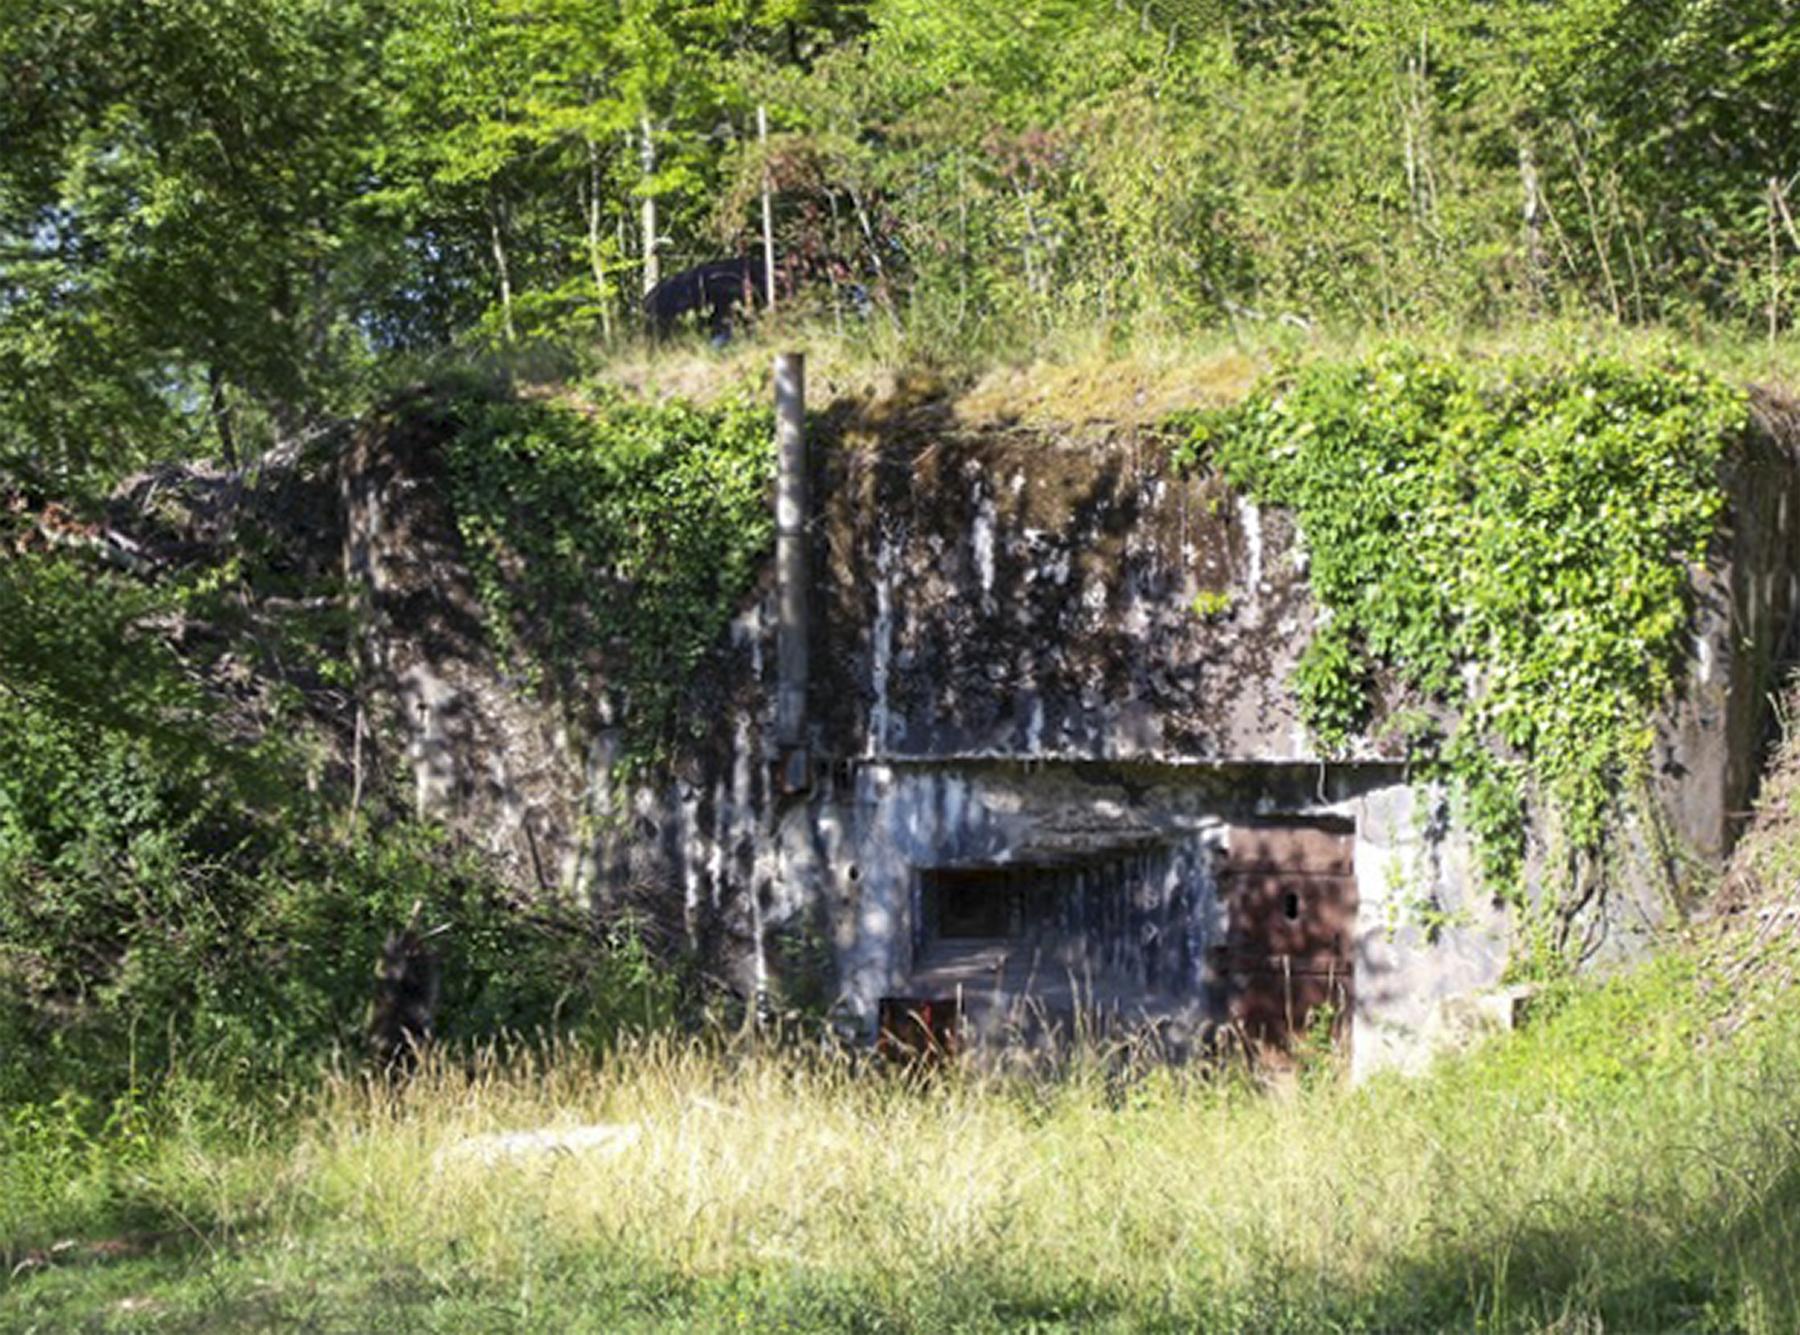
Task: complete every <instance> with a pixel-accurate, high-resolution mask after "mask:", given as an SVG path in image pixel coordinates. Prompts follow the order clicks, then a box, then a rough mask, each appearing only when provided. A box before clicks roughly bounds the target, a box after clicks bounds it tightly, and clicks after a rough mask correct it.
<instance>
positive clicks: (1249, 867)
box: [1217, 823, 1357, 1051]
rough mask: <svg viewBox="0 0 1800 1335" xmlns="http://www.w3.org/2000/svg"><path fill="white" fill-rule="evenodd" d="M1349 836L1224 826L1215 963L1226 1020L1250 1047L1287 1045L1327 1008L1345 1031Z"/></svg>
mask: <svg viewBox="0 0 1800 1335" xmlns="http://www.w3.org/2000/svg"><path fill="white" fill-rule="evenodd" d="M1354 850H1355V837H1354V835H1353V834H1352V833H1351V831H1350V829H1349V828H1348V827H1347V826H1336V825H1325V824H1299V823H1288V824H1267V825H1244V826H1237V827H1234V828H1233V829H1232V830H1230V831H1229V834H1228V843H1227V847H1226V852H1225V858H1224V862H1223V865H1222V867H1221V869H1220V876H1219V890H1220V894H1221V896H1222V897H1223V899H1224V902H1225V906H1226V912H1227V929H1226V937H1225V945H1224V948H1223V949H1222V950H1221V951H1220V952H1219V953H1218V958H1217V964H1218V966H1219V973H1220V976H1221V979H1222V981H1223V983H1224V985H1225V991H1226V1000H1227V1013H1228V1015H1229V1017H1230V1020H1231V1022H1232V1023H1233V1024H1234V1025H1235V1026H1236V1027H1237V1028H1238V1029H1239V1030H1240V1031H1241V1032H1242V1033H1243V1035H1244V1037H1245V1038H1246V1039H1248V1040H1249V1041H1250V1042H1251V1043H1252V1044H1254V1045H1256V1046H1258V1047H1262V1048H1273V1049H1279V1050H1284V1051H1291V1050H1292V1048H1293V1046H1294V1042H1295V1040H1296V1039H1297V1038H1298V1037H1300V1036H1301V1035H1303V1034H1305V1033H1306V1032H1307V1031H1308V1029H1309V1028H1310V1027H1311V1026H1312V1024H1313V1023H1314V1020H1315V1017H1316V1016H1317V1015H1318V1013H1319V1008H1320V1007H1322V1006H1327V1005H1329V1006H1330V1007H1331V1011H1330V1016H1331V1026H1332V1037H1333V1040H1334V1041H1335V1042H1336V1043H1337V1045H1338V1046H1339V1047H1340V1048H1346V1047H1347V1046H1348V1044H1349V1038H1350V1025H1349V1021H1350V1012H1351V1007H1352V1005H1353V1004H1354V1002H1355V996H1356V957H1355V942H1356V909H1357V895H1356V868H1355V863H1354Z"/></svg>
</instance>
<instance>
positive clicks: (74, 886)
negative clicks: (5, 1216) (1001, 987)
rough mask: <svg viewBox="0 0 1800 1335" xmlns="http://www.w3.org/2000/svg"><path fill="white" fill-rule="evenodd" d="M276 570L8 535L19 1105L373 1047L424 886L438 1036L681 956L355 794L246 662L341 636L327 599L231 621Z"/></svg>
mask: <svg viewBox="0 0 1800 1335" xmlns="http://www.w3.org/2000/svg"><path fill="white" fill-rule="evenodd" d="M262 578H264V576H263V575H262V574H261V573H260V572H258V571H256V570H255V569H254V568H252V569H251V570H249V571H246V570H245V569H244V568H243V567H241V566H240V565H239V564H238V563H237V562H236V560H235V559H230V560H226V561H225V562H224V563H223V565H222V566H220V567H218V568H206V569H199V570H195V571H190V572H188V573H187V574H186V575H185V576H184V577H182V578H180V579H177V580H174V581H173V582H171V583H168V584H165V585H160V586H151V585H148V584H145V583H142V582H140V581H138V580H136V579H133V578H131V577H128V576H125V575H121V574H115V573H107V572H105V571H102V570H97V569H96V567H95V564H94V562H93V561H92V560H89V559H81V558H77V557H74V556H66V555H56V554H49V553H37V552H18V553H9V554H8V555H7V556H5V557H4V558H0V625H3V626H4V627H5V631H4V634H0V702H3V703H0V1105H4V1106H5V1107H7V1108H8V1109H9V1110H10V1111H9V1113H8V1114H7V1115H8V1116H12V1115H14V1114H16V1115H17V1116H19V1117H21V1118H23V1119H25V1120H26V1121H32V1120H33V1119H36V1118H37V1117H39V1116H40V1115H42V1111H43V1109H44V1108H46V1107H48V1106H50V1105H52V1104H54V1105H56V1106H58V1107H64V1108H77V1109H81V1110H83V1112H82V1115H83V1116H84V1117H86V1118H88V1119H89V1120H88V1121H87V1122H86V1123H85V1125H86V1126H87V1129H88V1130H90V1131H92V1130H96V1129H97V1128H98V1126H99V1125H100V1124H101V1123H102V1122H103V1121H105V1120H106V1118H107V1117H108V1116H109V1115H111V1113H112V1110H114V1109H115V1107H132V1108H136V1107H138V1106H139V1105H140V1104H143V1103H147V1102H154V1101H155V1100H156V1098H157V1097H158V1091H159V1089H160V1088H161V1086H162V1085H163V1084H164V1083H165V1082H166V1081H168V1080H170V1079H172V1078H176V1077H177V1076H179V1077H180V1078H181V1079H185V1080H190V1081H192V1080H201V1079H204V1080H209V1081H213V1082H216V1084H217V1087H218V1088H219V1090H220V1091H221V1092H223V1091H236V1092H238V1093H239V1094H250V1093H253V1092H256V1093H257V1096H258V1097H261V1096H262V1093H263V1092H266V1091H267V1090H269V1088H270V1082H281V1083H284V1084H297V1083H304V1082H305V1081H306V1080H309V1079H311V1078H313V1077H314V1076H316V1075H317V1073H318V1072H319V1071H320V1070H321V1069H322V1067H323V1066H324V1065H325V1064H326V1063H328V1062H329V1061H330V1060H331V1059H332V1058H333V1057H334V1055H335V1056H345V1057H349V1058H351V1059H356V1058H357V1057H358V1056H359V1055H360V1054H361V1053H362V1052H363V1050H364V1041H363V1039H364V1033H363V1026H364V1018H365V1012H366V1011H367V1009H368V1006H369V1004H370V1000H371V997H372V995H373V969H374V965H375V961H376V959H377V956H378V954H379V952H380V949H381V947H382V944H383V941H384V939H385V938H386V937H387V935H388V934H389V933H390V932H393V931H395V930H396V929H398V928H399V927H400V926H402V925H403V924H404V923H405V922H406V920H407V918H408V916H409V913H411V912H412V906H413V905H415V904H416V905H418V906H419V912H420V913H421V914H422V915H424V922H425V925H427V926H435V925H437V924H440V923H442V924H447V925H448V926H449V928H450V930H449V931H448V932H447V933H445V934H444V935H443V936H442V937H440V938H439V939H438V941H437V943H436V947H435V948H436V952H437V954H438V956H439V959H440V964H441V968H442V978H443V991H442V998H441V1002H440V1005H439V1007H438V1020H439V1026H440V1031H441V1032H442V1033H443V1034H444V1036H445V1037H447V1038H453V1039H456V1040H457V1041H472V1040H475V1039H478V1038H491V1037H493V1036H495V1035H499V1034H503V1033H517V1034H520V1035H532V1034H536V1033H540V1032H544V1031H547V1030H548V1029H550V1028H551V1027H555V1028H557V1029H560V1030H561V1031H563V1032H568V1033H581V1032H586V1033H588V1034H590V1035H591V1036H593V1037H594V1038H596V1039H602V1038H604V1037H606V1036H608V1035H610V1034H611V1033H612V1032H614V1031H615V1030H616V1029H617V1028H618V1027H619V1026H620V1025H622V1024H633V1025H642V1024H646V1023H648V1024H656V1023H661V1022H665V1021H666V1020H667V1019H668V1017H669V1016H670V1014H671V1010H672V1001H673V996H674V992H675V989H676V986H677V980H676V977H675V976H674V975H673V974H670V973H659V972H657V971H655V970H653V969H652V968H651V962H650V961H649V960H648V959H647V958H646V957H645V956H644V955H643V953H642V951H641V950H640V949H639V947H638V946H637V944H636V943H635V942H634V941H633V940H632V939H631V938H630V936H629V933H628V932H626V933H623V934H614V935H612V936H608V935H607V934H606V933H605V932H603V931H601V929H600V928H599V927H597V926H596V924H595V923H594V922H593V921H592V919H591V918H590V917H589V916H588V915H587V914H585V913H584V912H582V911H581V910H580V909H578V908H577V906H575V905H573V904H567V903H561V902H559V901H557V900H556V899H554V898H553V897H545V896H539V897H537V898H536V899H534V900H533V901H532V902H529V903H528V902H525V901H524V900H522V899H521V898H520V897H519V896H518V895H516V894H515V893H513V892H511V891H509V890H508V889H506V888H505V887H504V886H502V885H500V884H499V883H497V882H496V880H495V879H494V878H493V877H492V876H491V875H490V874H488V873H487V872H485V871H484V870H483V869H482V867H481V865H480V864H479V862H478V861H477V860H475V859H473V858H471V857H469V856H467V855H466V854H465V853H463V852H461V851H458V850H456V849H453V848H451V847H449V846H448V845H447V844H445V843H444V842H443V841H442V840H441V839H440V838H439V837H438V836H437V835H436V834H435V833H433V832H432V831H430V830H427V829H424V828H420V827H417V826H415V825H413V824H412V823H410V822H409V821H407V820H405V819H402V818H399V817H398V816H397V814H396V811H395V806H394V804H392V803H390V802H389V801H388V800H387V795H386V794H385V793H384V792H382V791H377V790H374V789H373V788H372V789H371V791H370V792H369V793H368V794H367V795H366V797H365V800H364V803H363V805H362V807H361V808H360V809H359V810H357V811H354V812H352V811H348V810H346V809H345V806H344V805H343V796H344V795H343V793H342V791H341V788H340V787H339V786H338V785H339V784H341V783H342V782H343V779H344V778H345V777H346V776H342V775H334V774H332V773H330V772H329V760H328V755H327V753H328V751H329V745H328V740H329V739H327V738H326V737H324V736H322V735H321V733H320V731H319V728H318V725H317V722H316V720H311V719H309V718H308V717H307V715H306V712H305V711H304V710H303V709H302V708H301V707H300V703H299V695H300V692H299V690H298V688H297V687H294V686H292V685H284V684H283V683H282V680H281V674H280V673H279V672H278V671H277V670H276V668H275V667H274V666H271V665H270V664H269V662H268V661H265V662H264V663H263V670H264V671H265V672H266V673H267V674H268V679H269V682H270V683H271V689H270V690H269V692H268V694H267V696H266V698H263V699H257V698H255V697H254V696H252V695H250V694H249V693H248V691H249V688H248V686H247V684H246V682H245V679H244V676H243V675H242V673H241V672H240V671H239V670H238V669H236V668H234V666H233V664H234V663H236V664H241V663H243V662H244V661H245V660H247V659H251V660H254V659H257V658H261V659H263V660H270V659H273V660H277V661H280V660H283V659H285V661H286V662H287V663H288V664H289V665H290V667H289V671H293V670H295V669H296V668H297V667H298V664H300V663H301V662H303V661H304V660H305V657H306V655H307V653H308V652H312V653H315V654H317V653H320V652H325V653H327V654H329V651H330V643H331V641H330V637H329V636H328V635H327V636H323V637H322V638H321V637H320V628H319V627H317V626H314V625H311V624H301V625H297V626H293V625H290V626H283V625H281V624H280V623H279V622H277V623H275V624H273V625H272V624H271V623H270V621H269V620H268V619H266V618H264V619H259V620H257V621H255V622H252V623H248V624H246V623H243V622H241V621H240V622H234V621H232V620H231V619H230V614H231V613H232V611H233V610H236V611H237V614H238V615H239V616H240V617H242V616H243V615H244V612H243V609H244V608H246V607H249V606H251V605H253V604H252V599H253V598H254V597H256V596H257V593H258V592H259V591H258V590H256V589H255V588H254V586H255V585H256V584H257V583H258V582H259V580H261V579H262ZM221 593H223V595H224V596H221ZM340 630H341V628H340ZM284 631H285V632H287V633H289V634H292V635H293V636H294V637H295V639H296V641H298V643H292V644H288V645H285V646H284V645H282V644H281V643H280V636H281V635H282V634H283V632H284ZM178 642H179V643H180V644H182V646H183V647H182V649H181V650H180V651H178V650H177V648H176V647H175V646H176V644H177V643H178ZM339 652H340V654H342V652H343V650H342V647H341V646H340V649H339ZM340 661H341V659H340Z"/></svg>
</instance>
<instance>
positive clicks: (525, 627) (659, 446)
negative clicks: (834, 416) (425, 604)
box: [449, 396, 774, 763]
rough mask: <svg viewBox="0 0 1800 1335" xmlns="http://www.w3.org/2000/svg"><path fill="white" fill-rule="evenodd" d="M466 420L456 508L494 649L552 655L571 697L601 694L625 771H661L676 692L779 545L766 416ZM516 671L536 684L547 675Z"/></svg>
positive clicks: (680, 411)
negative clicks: (600, 690)
mask: <svg viewBox="0 0 1800 1335" xmlns="http://www.w3.org/2000/svg"><path fill="white" fill-rule="evenodd" d="M457 412H458V414H459V416H460V417H461V419H462V421H463V424H464V425H463V429H462V430H460V431H459V432H458V433H457V434H456V435H455V437H454V438H453V439H452V441H451V443H450V445H449V464H450V478H451V491H452V502H453V504H454V507H455V511H456V516H457V523H458V526H459V527H460V529H461V532H462V536H463V541H464V543H465V544H466V546H467V549H468V553H469V558H470V563H471V565H472V567H473V571H474V575H475V580H476V584H477V587H478V590H479V592H480V595H481V598H482V601H483V603H484V604H485V605H486V607H487V608H488V610H489V612H490V613H491V614H492V616H491V621H490V624H491V626H492V628H493V631H494V633H495V634H496V635H497V636H498V638H499V639H500V641H501V647H502V648H503V649H505V648H508V647H509V646H513V645H516V644H518V643H519V642H521V641H526V642H529V643H531V644H533V645H536V646H542V647H543V648H544V649H546V650H548V653H547V655H545V659H546V660H547V662H548V663H549V664H550V666H551V670H552V671H553V672H554V673H557V674H559V675H560V676H561V677H562V678H563V681H562V684H563V685H565V686H567V687H569V688H570V689H571V690H586V689H590V688H591V686H592V683H593V681H595V680H599V681H602V682H604V683H605V690H606V691H607V692H608V693H609V695H610V697H611V698H610V700H609V702H608V704H609V706H616V707H617V709H618V711H619V721H620V722H621V723H622V725H623V727H624V731H625V738H626V742H627V759H628V760H629V761H631V762H634V763H643V762H646V761H649V760H653V759H656V758H658V757H661V756H664V755H666V754H667V752H668V749H669V747H670V745H671V743H672V742H673V741H674V740H675V736H676V730H677V728H678V727H679V726H680V724H681V722H682V719H683V715H682V713H681V710H680V706H681V705H682V703H683V696H684V691H685V690H686V689H687V687H688V686H689V684H690V683H691V681H692V680H693V677H694V674H695V671H696V669H697V668H698V667H699V665H700V663H701V660H702V659H704V658H705V657H706V656H707V654H708V653H709V652H710V651H712V650H713V649H714V647H715V646H716V645H717V644H718V642H719V640H720V638H721V636H722V635H723V634H724V632H725V629H726V627H727V625H728V624H729V622H730V620H731V617H732V615H733V614H734V613H735V612H736V611H737V609H738V607H739V605H740V604H741V602H742V600H743V597H744V595H745V593H746V592H747V590H748V589H749V587H750V585H751V583H752V581H753V580H754V578H755V576H756V572H757V571H758V569H760V567H761V566H762V564H763V562H764V560H765V558H766V557H767V556H768V554H769V552H770V550H771V548H772V545H773V540H774V537H773V535H774V527H773V519H772V516H771V513H770V509H769V503H768V487H769V482H770V477H771V475H772V468H773V459H774V455H773V438H774V435H773V432H774V428H773V420H772V418H771V415H770V413H769V411H768V410H767V409H766V408H763V407H761V406H760V405H755V406H753V405H752V404H750V403H749V402H748V401H741V402H737V403H733V404H729V405H727V406H724V407H720V408H716V409H707V408H699V407H695V406H693V405H691V404H683V403H678V402H677V403H666V404H649V403H642V402H637V401H632V400H627V399H624V398H622V397H616V396H615V397H603V398H601V399H600V400H599V401H597V402H593V403H587V404H576V403H574V402H551V401H545V400H513V399H506V400H498V401H495V400H489V399H481V398H465V399H464V400H463V401H462V402H461V403H460V404H459V406H458V409H457ZM516 657H517V658H518V660H519V666H520V668H521V671H522V672H524V673H525V674H526V678H527V681H528V682H529V681H530V679H531V674H532V673H533V672H534V671H535V670H536V669H535V668H534V667H533V666H532V664H533V663H534V662H535V661H538V660H537V659H536V658H535V657H534V656H533V655H531V654H524V653H521V654H517V655H516ZM685 717H686V722H687V723H688V724H689V725H690V727H693V728H698V729H700V730H702V731H704V729H705V728H706V727H708V726H709V725H710V723H711V716H710V715H708V714H706V713H705V712H699V713H691V712H690V713H689V714H687V715H686V716H685Z"/></svg>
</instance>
